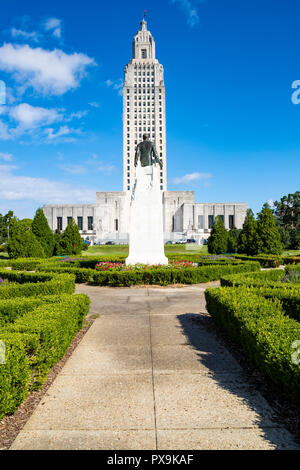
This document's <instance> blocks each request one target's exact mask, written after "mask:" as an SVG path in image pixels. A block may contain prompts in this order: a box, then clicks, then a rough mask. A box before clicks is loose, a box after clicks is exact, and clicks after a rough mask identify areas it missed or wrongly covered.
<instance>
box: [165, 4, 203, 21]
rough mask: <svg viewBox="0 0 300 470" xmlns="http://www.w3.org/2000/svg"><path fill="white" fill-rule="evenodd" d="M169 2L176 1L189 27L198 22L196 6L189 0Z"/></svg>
mask: <svg viewBox="0 0 300 470" xmlns="http://www.w3.org/2000/svg"><path fill="white" fill-rule="evenodd" d="M171 3H177V4H178V5H179V6H180V7H181V9H182V10H183V11H184V14H185V16H186V19H187V24H188V25H189V26H191V27H193V26H195V25H196V24H198V23H199V21H200V20H199V15H198V11H197V8H196V6H193V4H192V2H191V1H190V0H171Z"/></svg>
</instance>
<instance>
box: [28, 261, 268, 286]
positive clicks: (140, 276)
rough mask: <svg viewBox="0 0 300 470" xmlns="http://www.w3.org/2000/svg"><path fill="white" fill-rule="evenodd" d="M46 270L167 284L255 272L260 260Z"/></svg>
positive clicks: (116, 282)
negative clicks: (145, 267) (142, 268)
mask: <svg viewBox="0 0 300 470" xmlns="http://www.w3.org/2000/svg"><path fill="white" fill-rule="evenodd" d="M37 269H38V270H41V271H43V272H55V273H71V274H73V275H75V277H76V282H78V283H86V282H87V283H90V284H94V285H99V286H113V287H120V286H125V287H126V286H127V287H129V286H133V285H138V284H156V285H162V286H166V285H169V284H198V283H201V282H209V281H215V280H218V279H220V277H221V276H222V275H225V274H229V273H241V272H254V271H258V270H259V269H260V265H259V263H255V262H248V263H238V264H236V265H235V264H228V265H226V264H225V265H208V266H200V267H198V268H196V267H191V268H189V267H188V268H180V269H178V268H170V267H168V268H161V269H159V268H157V269H153V270H145V271H142V270H138V269H137V270H132V271H96V270H95V269H84V268H77V267H73V266H70V267H68V268H65V267H58V268H57V267H56V265H52V266H51V267H45V266H39V267H38V268H37Z"/></svg>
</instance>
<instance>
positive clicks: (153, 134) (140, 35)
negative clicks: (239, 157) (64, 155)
mask: <svg viewBox="0 0 300 470" xmlns="http://www.w3.org/2000/svg"><path fill="white" fill-rule="evenodd" d="M144 133H147V134H149V136H150V140H151V141H152V142H154V143H155V147H156V150H157V153H158V156H159V158H160V159H161V161H162V163H163V168H162V170H161V171H160V189H161V191H162V200H163V216H164V236H165V240H174V241H176V240H179V239H182V238H185V237H188V238H195V239H196V240H197V241H198V242H200V243H201V242H203V240H205V239H207V238H208V237H209V234H210V231H211V228H212V225H213V222H214V219H215V217H216V216H217V215H220V216H221V217H222V218H223V221H224V225H225V227H226V228H227V229H229V228H231V227H232V226H235V227H237V228H241V227H242V225H243V222H244V219H245V216H246V212H247V208H248V206H247V204H245V203H196V202H195V200H194V192H193V191H167V155H166V105H165V84H164V69H163V66H162V65H161V64H160V63H159V62H158V60H157V59H156V56H155V42H154V39H153V36H152V34H151V33H150V31H148V29H147V22H146V21H145V18H144V19H143V20H142V21H141V23H140V29H139V31H138V32H137V34H136V35H135V37H134V39H133V43H132V59H131V60H130V62H129V63H128V64H127V65H126V67H125V76H124V87H123V191H120V192H117V191H114V192H97V193H96V201H95V204H82V205H78V204H76V205H72V204H63V205H51V204H50V205H45V206H44V207H43V210H44V213H45V216H46V217H47V220H48V223H49V225H50V227H51V228H52V230H53V231H55V230H57V229H59V230H60V231H63V230H65V228H66V226H67V224H68V223H69V221H70V220H72V218H73V219H74V220H75V222H76V223H77V224H78V227H79V230H80V233H81V235H82V237H83V238H85V239H89V240H90V241H92V242H94V243H95V242H98V241H108V240H112V241H115V242H117V243H118V242H119V243H128V231H129V209H130V198H131V191H132V189H133V185H134V180H135V167H134V157H135V151H136V146H137V144H138V143H139V142H141V140H142V136H143V134H144Z"/></svg>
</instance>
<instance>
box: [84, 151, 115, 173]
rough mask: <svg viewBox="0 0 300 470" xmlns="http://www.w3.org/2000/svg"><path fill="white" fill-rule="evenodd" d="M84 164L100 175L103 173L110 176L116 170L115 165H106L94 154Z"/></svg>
mask: <svg viewBox="0 0 300 470" xmlns="http://www.w3.org/2000/svg"><path fill="white" fill-rule="evenodd" d="M85 164H86V165H90V166H92V167H93V171H99V172H100V173H104V174H106V175H110V174H111V173H112V172H113V171H115V169H116V167H115V165H107V164H106V163H104V162H102V161H101V160H99V157H98V155H97V154H96V153H93V154H92V156H91V158H90V159H89V160H87V161H86V162H85Z"/></svg>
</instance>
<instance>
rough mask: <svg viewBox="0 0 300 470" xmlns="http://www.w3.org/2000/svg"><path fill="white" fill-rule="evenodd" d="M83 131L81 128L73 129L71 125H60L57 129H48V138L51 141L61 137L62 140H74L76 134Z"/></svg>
mask: <svg viewBox="0 0 300 470" xmlns="http://www.w3.org/2000/svg"><path fill="white" fill-rule="evenodd" d="M81 133H82V132H81V129H72V128H70V127H69V126H60V128H59V129H58V130H57V131H55V130H54V129H53V128H48V129H46V134H47V138H48V139H49V140H50V141H51V140H52V141H54V140H58V139H59V140H60V141H61V142H74V141H75V140H76V139H75V137H74V135H78V134H81Z"/></svg>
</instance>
